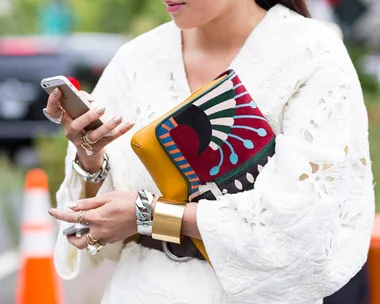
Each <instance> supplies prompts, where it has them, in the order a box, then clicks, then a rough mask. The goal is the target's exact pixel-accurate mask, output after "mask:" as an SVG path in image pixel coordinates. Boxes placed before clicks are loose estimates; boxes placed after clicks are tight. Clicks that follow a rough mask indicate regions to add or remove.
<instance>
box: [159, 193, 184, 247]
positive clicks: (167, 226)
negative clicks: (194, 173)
mask: <svg viewBox="0 0 380 304" xmlns="http://www.w3.org/2000/svg"><path fill="white" fill-rule="evenodd" d="M165 201H166V202H169V200H165V199H163V198H159V199H158V201H157V203H156V206H155V208H154V214H153V227H152V238H153V239H155V240H160V241H165V242H170V243H177V244H180V243H181V226H182V218H183V214H184V212H185V208H186V205H178V204H168V203H165Z"/></svg>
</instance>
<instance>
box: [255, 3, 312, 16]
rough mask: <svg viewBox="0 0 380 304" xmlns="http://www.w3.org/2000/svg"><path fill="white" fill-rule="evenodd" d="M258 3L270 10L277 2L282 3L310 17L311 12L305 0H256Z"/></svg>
mask: <svg viewBox="0 0 380 304" xmlns="http://www.w3.org/2000/svg"><path fill="white" fill-rule="evenodd" d="M255 1H256V3H257V5H259V6H261V7H262V8H263V9H266V10H269V9H270V8H271V7H273V6H275V5H276V4H282V5H284V6H286V7H288V8H290V9H292V10H293V11H295V12H297V13H298V14H300V15H302V16H304V17H307V18H310V17H311V15H310V12H309V9H308V8H307V4H306V1H305V0H255Z"/></svg>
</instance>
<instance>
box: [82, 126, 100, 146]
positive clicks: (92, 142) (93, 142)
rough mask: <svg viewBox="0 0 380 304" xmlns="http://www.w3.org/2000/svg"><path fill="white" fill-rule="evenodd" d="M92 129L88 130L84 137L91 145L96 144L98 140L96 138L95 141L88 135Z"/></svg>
mask: <svg viewBox="0 0 380 304" xmlns="http://www.w3.org/2000/svg"><path fill="white" fill-rule="evenodd" d="M91 132H92V130H90V131H88V132H86V134H85V135H84V136H83V137H82V139H83V141H84V142H85V143H86V144H89V145H95V144H96V143H97V142H98V141H97V140H95V141H91V140H90V139H89V138H88V136H89V135H90V134H91Z"/></svg>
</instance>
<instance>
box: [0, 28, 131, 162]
mask: <svg viewBox="0 0 380 304" xmlns="http://www.w3.org/2000/svg"><path fill="white" fill-rule="evenodd" d="M125 41H126V39H125V38H124V37H123V36H121V35H108V34H81V33H77V34H72V35H69V36H64V37H38V36H34V37H5V38H0V149H2V150H4V151H6V152H7V153H9V154H10V155H11V156H12V157H15V154H16V153H17V152H19V151H20V150H22V148H24V147H26V148H29V147H31V144H32V142H33V138H35V137H36V136H37V135H39V134H43V135H44V136H48V135H49V134H55V133H56V132H57V130H59V127H60V126H58V125H55V124H52V123H51V122H50V121H48V120H47V119H46V118H45V116H44V115H43V113H42V109H43V108H44V107H45V106H46V102H47V97H48V96H47V94H46V92H45V91H44V90H43V89H42V88H41V87H40V81H41V80H42V79H43V78H46V77H52V76H56V75H65V76H73V77H75V78H77V79H78V80H79V81H80V83H81V85H82V87H83V88H84V89H87V90H90V89H92V87H93V86H94V85H95V84H96V82H97V81H98V79H99V77H100V75H101V74H102V72H103V70H104V68H105V67H106V65H107V64H108V62H109V61H110V59H111V58H112V57H113V55H114V54H115V52H116V51H117V49H118V48H119V47H120V46H121V45H122V44H124V43H125Z"/></svg>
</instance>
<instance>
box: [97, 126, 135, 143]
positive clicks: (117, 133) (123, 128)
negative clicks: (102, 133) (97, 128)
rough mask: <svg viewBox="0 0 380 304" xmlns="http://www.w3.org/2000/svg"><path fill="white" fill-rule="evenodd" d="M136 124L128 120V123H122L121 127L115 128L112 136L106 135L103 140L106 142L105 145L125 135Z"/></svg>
mask: <svg viewBox="0 0 380 304" xmlns="http://www.w3.org/2000/svg"><path fill="white" fill-rule="evenodd" d="M134 126H135V123H134V122H127V123H126V124H124V125H121V126H120V127H119V128H117V129H116V130H115V133H114V134H113V135H112V136H111V137H105V138H104V139H103V140H102V142H103V143H104V146H106V145H108V144H109V143H110V142H112V141H114V140H115V139H117V138H119V137H120V136H122V135H124V134H125V133H127V132H128V131H129V130H131V129H132V128H133V127H134Z"/></svg>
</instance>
